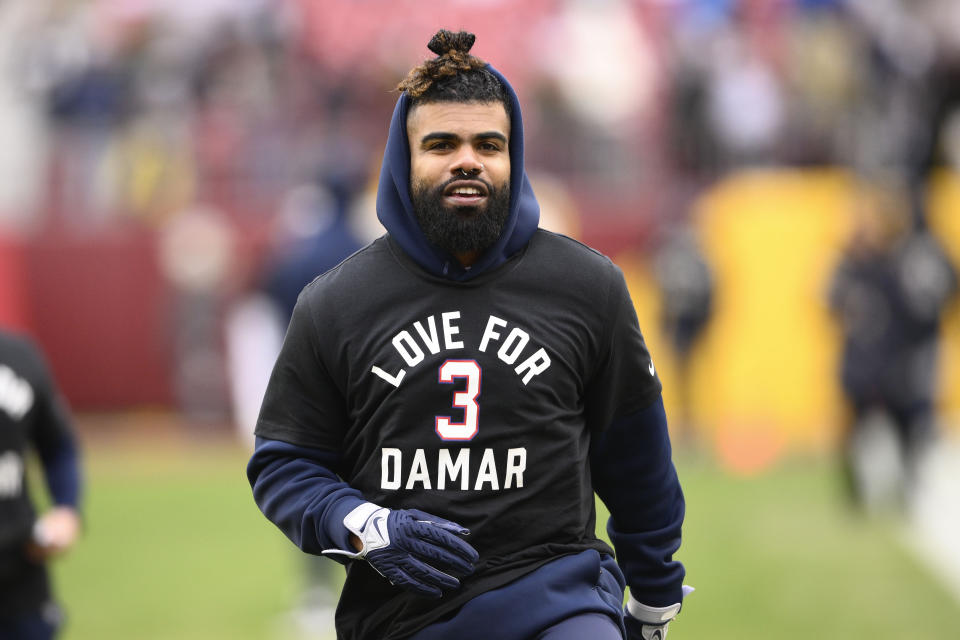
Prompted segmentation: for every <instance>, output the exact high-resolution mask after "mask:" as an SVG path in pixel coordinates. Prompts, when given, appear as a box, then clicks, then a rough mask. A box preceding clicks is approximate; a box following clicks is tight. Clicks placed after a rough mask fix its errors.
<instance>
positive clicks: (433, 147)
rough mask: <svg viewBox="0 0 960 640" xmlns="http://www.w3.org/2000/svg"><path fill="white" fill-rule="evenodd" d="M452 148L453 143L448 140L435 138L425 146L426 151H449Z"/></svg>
mask: <svg viewBox="0 0 960 640" xmlns="http://www.w3.org/2000/svg"><path fill="white" fill-rule="evenodd" d="M450 149H453V143H452V142H450V141H449V140H437V141H435V142H431V143H430V144H429V145H428V146H427V150H428V151H449V150H450Z"/></svg>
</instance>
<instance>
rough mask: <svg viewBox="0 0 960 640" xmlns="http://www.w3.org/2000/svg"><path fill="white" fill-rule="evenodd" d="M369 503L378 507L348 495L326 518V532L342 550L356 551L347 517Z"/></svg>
mask: <svg viewBox="0 0 960 640" xmlns="http://www.w3.org/2000/svg"><path fill="white" fill-rule="evenodd" d="M368 504H369V505H372V506H373V508H374V509H376V508H377V506H376V505H373V504H372V503H370V502H367V501H366V500H364V499H363V498H357V497H353V496H347V497H344V498H341V499H340V500H338V501H337V504H336V505H334V507H333V508H332V509H331V510H330V512H329V513H328V514H327V516H326V517H325V518H324V520H323V527H324V529H326V533H327V536H328V537H329V539H330V541H331V542H333V544H334V546H335V547H336V548H337V549H340V550H341V551H349V552H351V553H353V552H354V551H356V549H354V548H353V545H352V544H350V533H351V531H350V529H348V528H347V522H346V519H347V517H349V516H350V515H352V514H353V512H354V511H356V510H357V509H358V508H359V507H362V506H364V505H368Z"/></svg>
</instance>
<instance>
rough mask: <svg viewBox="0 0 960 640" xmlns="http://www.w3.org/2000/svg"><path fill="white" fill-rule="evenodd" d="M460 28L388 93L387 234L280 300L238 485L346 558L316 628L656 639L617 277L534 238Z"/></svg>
mask: <svg viewBox="0 0 960 640" xmlns="http://www.w3.org/2000/svg"><path fill="white" fill-rule="evenodd" d="M473 41H474V36H473V35H472V34H469V33H465V32H460V33H451V32H449V31H440V32H438V33H437V34H436V35H435V36H434V37H433V39H432V40H431V41H430V44H429V45H428V46H429V48H430V49H431V51H433V52H434V53H435V54H437V57H436V58H433V59H430V60H427V61H426V62H425V63H424V64H422V65H420V66H418V67H416V68H415V69H413V70H412V71H411V72H410V74H409V75H408V76H407V78H406V79H405V80H404V81H403V82H402V83H401V84H400V86H399V89H400V90H401V91H402V93H401V95H400V99H399V101H398V102H397V106H396V108H395V110H394V114H393V119H392V122H391V125H390V133H389V137H388V140H387V146H386V150H385V153H384V161H383V167H382V171H381V175H380V183H379V191H378V197H377V213H378V216H379V219H380V221H381V222H382V223H383V225H384V227H385V228H386V229H387V232H388V233H387V234H386V235H384V236H382V237H380V238H379V239H377V240H375V241H374V242H373V243H372V244H370V245H368V246H367V247H366V248H364V249H362V250H360V251H359V252H357V253H355V254H354V255H353V256H351V257H350V258H348V259H346V260H345V261H343V262H341V263H340V264H339V265H338V266H336V267H334V268H333V269H331V270H330V271H328V272H326V273H325V274H323V275H322V276H320V277H318V278H317V279H316V280H314V281H313V282H312V283H311V284H310V285H308V286H307V287H306V288H305V289H304V290H303V292H302V293H301V294H300V297H299V300H298V302H297V305H296V307H295V309H294V311H293V316H292V319H291V321H290V325H289V328H288V330H287V335H286V338H285V341H284V344H283V348H282V350H281V353H280V355H279V357H278V359H277V362H276V365H275V367H274V369H273V373H272V375H271V379H270V382H269V385H268V388H267V391H266V394H265V397H264V401H263V405H262V408H261V411H260V416H259V419H258V422H257V427H256V436H257V442H256V449H255V452H254V454H253V456H252V458H251V460H250V462H249V465H248V468H247V472H248V477H249V480H250V483H251V485H252V488H253V493H254V498H255V500H256V502H257V504H258V505H259V507H260V508H261V510H262V511H263V512H264V514H265V515H266V516H267V517H268V518H269V519H270V520H271V521H273V522H274V523H275V524H276V525H277V526H278V527H279V528H280V529H281V530H282V531H283V532H284V533H285V534H286V535H287V536H288V537H289V538H290V539H291V540H292V541H293V542H294V543H296V544H297V545H298V546H299V547H300V548H301V549H303V550H304V551H306V552H307V553H313V554H323V555H326V556H328V557H330V558H331V559H334V560H337V561H339V562H342V563H344V564H345V565H346V569H347V577H346V582H345V584H344V588H343V591H342V593H341V597H340V602H339V605H338V609H337V614H336V628H337V636H338V638H343V639H351V640H352V639H361V638H362V639H368V638H369V639H373V638H376V639H378V640H384V639H392V638H397V639H399V638H414V639H415V640H432V639H440V638H458V639H460V640H467V639H470V638H484V639H488V638H498V639H500V640H513V639H516V640H521V639H523V640H526V639H529V638H551V639H554V640H560V639H563V638H583V637H592V638H593V639H594V640H604V639H614V638H618V639H619V638H623V637H624V636H625V635H626V637H627V638H630V639H631V640H639V639H640V638H646V639H649V638H660V637H662V636H663V635H664V633H665V631H666V624H667V622H669V621H670V620H671V619H672V618H673V617H674V616H675V615H676V614H677V612H678V611H679V609H680V606H681V602H682V600H683V596H684V592H685V587H683V585H682V580H683V577H684V568H683V565H682V564H681V563H680V562H678V561H677V560H675V559H674V558H673V554H674V553H675V552H676V551H677V549H678V548H679V546H680V539H681V526H682V522H683V518H684V498H683V493H682V491H681V488H680V483H679V481H678V478H677V473H676V471H675V469H674V466H673V463H672V460H671V447H670V440H669V436H668V432H667V422H666V416H665V413H664V408H663V403H662V400H661V397H660V391H661V386H660V381H659V379H658V377H657V375H656V369H655V367H654V364H653V361H652V360H651V357H650V354H649V352H648V350H647V348H646V345H645V343H644V340H643V337H642V335H641V333H640V328H639V326H638V324H637V318H636V313H635V310H634V306H633V303H632V301H631V299H630V296H629V294H628V292H627V288H626V284H625V282H624V278H623V274H622V273H621V271H620V269H619V268H617V267H616V266H615V265H614V264H613V263H612V262H611V261H610V260H609V259H608V258H607V257H605V256H603V255H602V254H600V253H598V252H596V251H594V250H592V249H590V248H588V247H586V246H584V245H582V244H580V243H579V242H576V241H574V240H572V239H570V238H567V237H565V236H561V235H558V234H554V233H550V232H548V231H545V230H542V229H538V218H539V207H538V204H537V200H536V198H535V196H534V193H533V190H532V188H531V186H530V183H529V181H528V179H527V176H526V173H525V171H524V167H523V126H522V121H521V116H520V105H519V102H518V100H517V97H516V94H515V93H514V91H513V89H512V88H511V87H510V85H509V83H508V82H507V81H506V79H505V78H504V77H503V76H502V75H501V74H500V73H499V72H498V71H497V70H495V69H494V68H493V67H491V66H490V65H488V64H486V63H485V62H483V61H482V60H480V59H478V58H476V57H475V56H472V55H471V54H470V53H469V50H470V48H471V46H472V44H473ZM595 494H596V495H599V496H600V498H601V499H602V500H603V501H604V503H605V504H606V506H607V507H608V508H609V510H610V513H611V514H612V517H611V518H610V520H609V522H608V526H607V531H608V533H609V535H610V538H611V540H612V542H613V546H614V547H615V549H616V560H614V556H613V550H612V549H611V548H610V546H608V545H607V543H605V542H604V541H602V540H600V539H598V538H597V536H596V533H595V528H596V526H595V518H596V516H595V509H594V495H595ZM625 585H629V587H630V598H629V600H628V604H627V607H626V612H624V610H623V606H622V603H623V596H624V588H625Z"/></svg>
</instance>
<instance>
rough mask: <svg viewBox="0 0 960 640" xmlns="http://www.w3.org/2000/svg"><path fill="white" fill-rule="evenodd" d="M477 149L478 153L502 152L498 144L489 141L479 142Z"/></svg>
mask: <svg viewBox="0 0 960 640" xmlns="http://www.w3.org/2000/svg"><path fill="white" fill-rule="evenodd" d="M477 148H478V149H480V151H491V152H498V151H501V150H502V149H501V148H500V144H499V143H498V142H492V141H489V140H486V141H484V142H481V143H480V144H479V145H477Z"/></svg>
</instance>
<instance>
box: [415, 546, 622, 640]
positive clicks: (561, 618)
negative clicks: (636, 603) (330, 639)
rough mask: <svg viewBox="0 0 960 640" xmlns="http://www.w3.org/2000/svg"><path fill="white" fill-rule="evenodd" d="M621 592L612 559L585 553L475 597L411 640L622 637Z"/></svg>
mask: <svg viewBox="0 0 960 640" xmlns="http://www.w3.org/2000/svg"><path fill="white" fill-rule="evenodd" d="M623 590H624V580H623V574H622V573H621V572H620V567H618V566H617V563H616V562H614V560H613V558H611V557H610V556H608V555H606V554H600V553H599V552H597V551H593V550H590V551H583V552H581V553H578V554H575V555H570V556H563V557H560V558H558V559H556V560H553V561H552V562H549V563H547V564H545V565H544V566H542V567H540V568H539V569H537V570H536V571H533V572H531V573H529V574H527V575H525V576H523V577H522V578H519V579H518V580H515V581H513V582H511V583H510V584H508V585H506V586H504V587H501V588H500V589H494V590H493V591H488V592H487V593H484V594H481V595H479V596H477V597H476V598H474V599H473V600H471V601H469V602H467V603H466V604H465V605H463V607H461V608H460V611H458V612H457V614H456V615H455V616H454V617H453V618H450V619H447V620H444V621H442V622H438V623H436V624H432V625H430V626H429V627H427V628H425V629H422V630H421V631H419V632H417V633H416V634H414V635H413V636H412V638H411V640H449V639H450V638H457V640H489V639H490V638H497V640H582V638H590V639H591V640H622V638H623V637H624V636H623V622H622V620H623V618H622V616H623V614H622V611H623V609H622V603H623Z"/></svg>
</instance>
